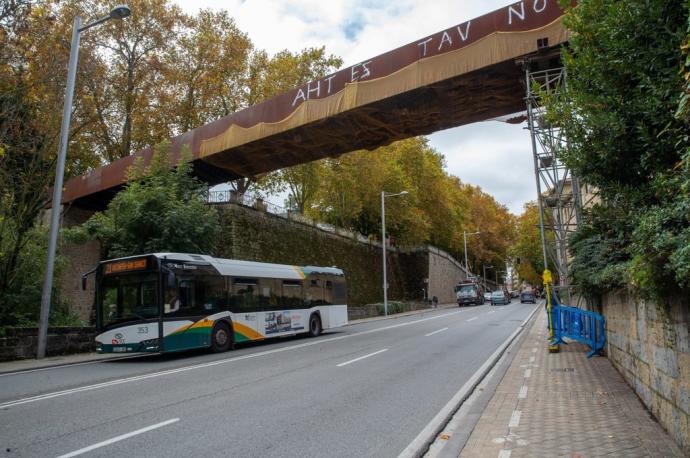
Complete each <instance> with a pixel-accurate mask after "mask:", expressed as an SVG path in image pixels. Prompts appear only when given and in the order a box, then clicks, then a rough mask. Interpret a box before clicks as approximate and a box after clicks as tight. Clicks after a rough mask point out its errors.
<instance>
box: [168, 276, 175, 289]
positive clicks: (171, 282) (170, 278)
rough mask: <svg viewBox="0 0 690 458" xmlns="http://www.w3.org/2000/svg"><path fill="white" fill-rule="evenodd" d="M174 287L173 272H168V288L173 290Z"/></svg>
mask: <svg viewBox="0 0 690 458" xmlns="http://www.w3.org/2000/svg"><path fill="white" fill-rule="evenodd" d="M174 287H175V273H174V272H168V288H174Z"/></svg>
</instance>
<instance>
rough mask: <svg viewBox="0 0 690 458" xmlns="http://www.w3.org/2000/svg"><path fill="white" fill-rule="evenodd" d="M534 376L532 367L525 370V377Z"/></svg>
mask: <svg viewBox="0 0 690 458" xmlns="http://www.w3.org/2000/svg"><path fill="white" fill-rule="evenodd" d="M531 376H532V369H526V370H525V378H530V377H531Z"/></svg>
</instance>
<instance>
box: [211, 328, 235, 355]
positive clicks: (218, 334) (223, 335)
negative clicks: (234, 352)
mask: <svg viewBox="0 0 690 458" xmlns="http://www.w3.org/2000/svg"><path fill="white" fill-rule="evenodd" d="M231 346H232V336H231V335H230V326H228V324H227V323H226V322H224V321H219V322H217V323H216V324H215V326H213V331H212V332H211V350H213V352H214V353H220V352H224V351H228V350H229V349H230V347H231Z"/></svg>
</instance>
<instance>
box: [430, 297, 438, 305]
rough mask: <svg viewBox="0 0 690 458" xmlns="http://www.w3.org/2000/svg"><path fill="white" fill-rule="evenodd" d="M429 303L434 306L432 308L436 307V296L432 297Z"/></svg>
mask: <svg viewBox="0 0 690 458" xmlns="http://www.w3.org/2000/svg"><path fill="white" fill-rule="evenodd" d="M431 303H432V304H433V305H434V308H436V307H438V297H436V296H434V297H432V298H431Z"/></svg>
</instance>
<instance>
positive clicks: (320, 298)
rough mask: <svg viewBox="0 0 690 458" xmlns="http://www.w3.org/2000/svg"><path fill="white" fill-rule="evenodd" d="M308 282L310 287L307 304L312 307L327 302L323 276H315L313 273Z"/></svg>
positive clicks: (307, 293) (307, 292)
mask: <svg viewBox="0 0 690 458" xmlns="http://www.w3.org/2000/svg"><path fill="white" fill-rule="evenodd" d="M308 282H309V283H308V285H309V287H308V288H307V291H306V299H305V303H306V305H308V306H310V307H314V306H317V305H323V304H324V303H325V302H324V293H323V286H324V281H323V278H320V277H315V276H313V275H312V276H310V278H309V280H308Z"/></svg>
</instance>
